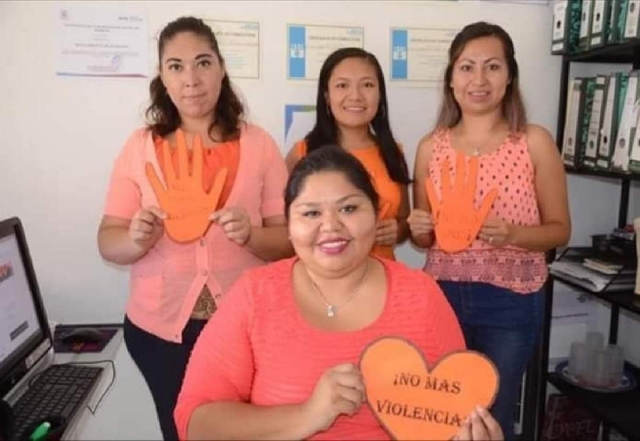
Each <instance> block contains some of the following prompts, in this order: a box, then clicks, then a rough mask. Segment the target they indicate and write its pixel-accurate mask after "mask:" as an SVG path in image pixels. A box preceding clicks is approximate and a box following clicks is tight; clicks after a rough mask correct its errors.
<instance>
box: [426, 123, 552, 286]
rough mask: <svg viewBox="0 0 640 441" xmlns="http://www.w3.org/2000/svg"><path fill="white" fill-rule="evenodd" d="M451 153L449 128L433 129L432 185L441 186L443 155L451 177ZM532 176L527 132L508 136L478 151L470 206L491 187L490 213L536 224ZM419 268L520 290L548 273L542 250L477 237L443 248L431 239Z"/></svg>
mask: <svg viewBox="0 0 640 441" xmlns="http://www.w3.org/2000/svg"><path fill="white" fill-rule="evenodd" d="M455 158H456V151H455V150H454V149H453V147H452V146H451V138H450V130H441V131H438V132H437V133H436V134H435V135H434V145H433V154H432V156H431V161H430V163H429V164H428V167H429V175H430V176H431V179H432V180H433V183H434V186H435V187H436V189H437V191H440V189H441V185H442V180H441V177H440V170H441V168H442V164H443V162H444V161H445V159H447V160H448V161H449V166H450V174H451V182H454V180H455V172H456V170H455V167H454V166H453V164H455V163H456V159H455ZM466 161H467V162H468V161H469V158H466ZM534 179H535V169H534V167H533V163H532V162H531V156H530V155H529V144H528V143H527V138H526V136H525V135H518V136H509V137H507V138H506V139H505V141H504V142H503V143H502V145H501V146H500V147H499V148H498V149H497V150H495V151H493V152H490V153H487V154H485V155H480V156H478V176H477V186H476V194H475V199H474V203H475V207H476V209H477V208H478V207H479V206H480V204H481V201H482V200H483V199H484V197H485V196H486V194H487V193H488V192H489V191H490V190H491V189H494V188H495V189H497V190H498V196H497V197H496V199H495V200H494V202H493V205H492V206H491V209H490V210H489V217H494V218H499V219H503V220H505V221H507V222H509V223H511V224H514V225H525V226H535V225H540V212H539V210H538V199H537V195H536V188H535V184H534ZM438 196H439V197H440V196H441V194H440V195H438ZM424 269H425V271H427V272H428V273H429V274H431V275H432V276H434V277H435V278H436V279H437V280H449V281H473V282H485V283H491V284H493V285H496V286H500V287H503V288H507V289H510V290H512V291H515V292H517V293H521V294H528V293H532V292H536V291H538V290H539V289H540V288H541V287H542V285H543V284H544V282H545V280H546V278H547V265H546V263H545V254H544V253H543V252H539V251H529V250H526V249H524V248H519V247H516V246H511V245H509V246H504V247H501V248H496V247H493V246H492V245H490V244H488V243H486V242H483V241H481V240H479V239H476V240H474V241H473V243H471V245H470V246H469V247H468V248H467V249H465V250H463V251H460V252H457V253H447V252H445V251H443V250H442V249H441V248H440V246H439V245H438V243H437V242H436V243H434V245H433V246H432V247H431V249H430V250H429V252H428V253H427V260H426V264H425V267H424Z"/></svg>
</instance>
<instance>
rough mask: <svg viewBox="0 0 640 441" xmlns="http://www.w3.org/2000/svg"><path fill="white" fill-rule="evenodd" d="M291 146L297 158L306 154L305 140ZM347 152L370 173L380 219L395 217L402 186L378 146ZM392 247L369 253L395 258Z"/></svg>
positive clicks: (375, 246) (375, 249) (400, 199)
mask: <svg viewBox="0 0 640 441" xmlns="http://www.w3.org/2000/svg"><path fill="white" fill-rule="evenodd" d="M293 148H294V149H295V152H296V155H297V156H298V158H303V157H304V156H306V154H307V142H306V141H305V140H302V141H298V142H297V143H296V145H295V146H294V147H293ZM349 153H351V154H352V155H353V156H355V157H356V158H357V159H358V160H359V161H360V162H361V163H362V165H364V168H365V169H366V170H367V171H368V172H369V175H371V181H372V182H373V186H374V187H375V189H376V191H377V192H378V196H379V197H380V219H396V218H397V217H398V213H399V211H400V204H401V202H402V186H401V184H399V183H397V182H396V181H394V180H393V179H391V177H390V176H389V172H388V171H387V167H386V165H385V163H384V160H383V159H382V156H381V155H380V150H379V149H378V147H377V146H375V145H374V146H372V147H367V148H364V149H358V150H350V151H349ZM393 249H394V246H387V245H374V247H373V249H372V250H371V254H373V255H375V256H380V257H384V258H387V259H391V260H395V258H396V257H395V254H394V252H393Z"/></svg>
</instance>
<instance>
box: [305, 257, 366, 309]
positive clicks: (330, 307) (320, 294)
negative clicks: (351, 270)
mask: <svg viewBox="0 0 640 441" xmlns="http://www.w3.org/2000/svg"><path fill="white" fill-rule="evenodd" d="M368 274H369V259H367V266H366V267H365V268H364V273H363V274H362V279H360V282H358V285H357V286H356V289H354V290H353V293H352V294H351V295H350V296H349V298H348V299H347V300H346V301H345V302H344V303H343V304H342V305H340V308H344V307H345V306H346V305H347V304H348V303H349V302H350V301H351V300H353V298H354V297H355V296H356V294H358V292H360V289H361V288H362V285H364V281H365V280H366V279H367V275H368ZM307 277H309V281H310V282H311V286H313V290H314V291H315V292H316V293H317V294H318V295H319V296H320V298H321V299H322V301H323V302H324V304H325V306H326V307H327V317H329V318H333V317H335V316H336V313H337V311H338V306H336V305H332V304H331V303H329V301H328V300H327V298H326V297H325V296H324V294H322V291H320V287H319V286H318V285H316V282H314V281H313V279H312V278H311V276H309V273H307Z"/></svg>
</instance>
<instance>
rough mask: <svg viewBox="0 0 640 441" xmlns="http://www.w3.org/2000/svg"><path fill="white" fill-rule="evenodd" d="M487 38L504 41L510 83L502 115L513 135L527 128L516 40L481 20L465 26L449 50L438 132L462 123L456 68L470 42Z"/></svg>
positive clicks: (493, 25) (500, 29)
mask: <svg viewBox="0 0 640 441" xmlns="http://www.w3.org/2000/svg"><path fill="white" fill-rule="evenodd" d="M484 37H495V38H497V39H498V40H500V41H501V42H502V47H503V49H504V57H505V59H506V61H507V68H508V70H509V84H507V90H506V91H505V95H504V98H503V99H502V114H503V115H504V117H505V118H506V120H507V122H508V124H509V129H510V131H511V132H512V133H520V132H523V131H524V130H525V129H526V126H527V114H526V111H525V108H524V104H523V101H522V95H521V93H520V85H519V78H520V77H519V74H518V62H517V61H516V57H515V49H514V47H513V41H512V40H511V37H510V36H509V34H508V33H507V32H506V31H505V30H504V29H502V28H501V27H500V26H498V25H495V24H491V23H487V22H484V21H479V22H476V23H472V24H470V25H467V26H465V27H464V28H463V29H462V30H461V31H460V32H459V33H458V35H456V37H455V38H454V39H453V42H452V43H451V46H450V47H449V63H448V64H447V69H446V71H445V74H444V84H443V98H442V104H441V106H440V111H439V113H438V119H437V122H436V129H445V128H451V127H454V126H455V125H456V124H458V123H459V122H460V119H461V118H462V112H461V110H460V106H459V105H458V103H457V101H456V99H455V97H454V96H453V90H452V89H451V86H450V84H451V79H452V77H453V67H454V64H455V63H456V61H458V58H459V57H460V54H462V51H464V48H465V47H466V45H467V43H469V42H470V41H473V40H476V39H478V38H484Z"/></svg>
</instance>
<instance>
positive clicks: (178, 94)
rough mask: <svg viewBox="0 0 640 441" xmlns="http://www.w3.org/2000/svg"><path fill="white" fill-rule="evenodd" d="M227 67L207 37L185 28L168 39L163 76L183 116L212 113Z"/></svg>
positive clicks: (203, 115) (194, 116) (161, 68)
mask: <svg viewBox="0 0 640 441" xmlns="http://www.w3.org/2000/svg"><path fill="white" fill-rule="evenodd" d="M224 75H225V72H224V68H223V66H222V64H221V62H220V58H218V56H217V55H216V53H215V52H214V50H213V49H212V48H211V45H210V44H209V43H208V41H207V40H206V38H204V37H200V36H198V35H196V34H194V33H192V32H181V33H179V34H176V36H175V37H173V38H172V39H170V40H168V41H167V42H166V44H165V46H164V51H163V53H162V60H160V76H161V78H162V83H163V84H164V86H165V87H166V88H167V93H168V94H169V97H170V98H171V101H172V102H173V104H174V105H175V106H176V108H177V109H178V113H180V116H181V117H182V118H185V117H187V118H205V117H211V115H212V114H213V112H214V111H215V108H216V104H217V103H218V97H219V96H220V89H221V86H222V79H223V78H224Z"/></svg>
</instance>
